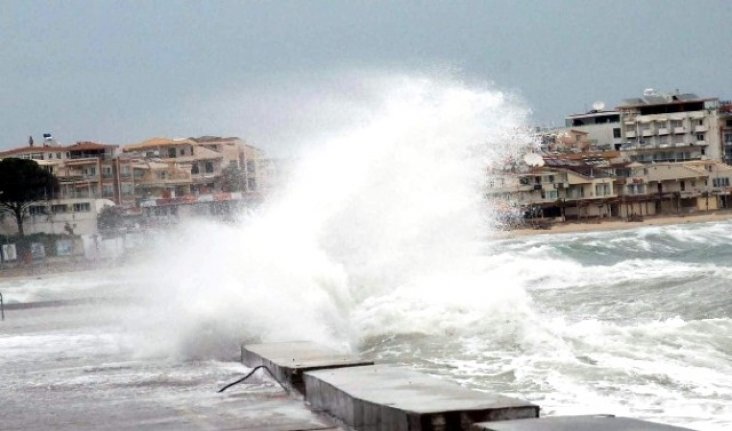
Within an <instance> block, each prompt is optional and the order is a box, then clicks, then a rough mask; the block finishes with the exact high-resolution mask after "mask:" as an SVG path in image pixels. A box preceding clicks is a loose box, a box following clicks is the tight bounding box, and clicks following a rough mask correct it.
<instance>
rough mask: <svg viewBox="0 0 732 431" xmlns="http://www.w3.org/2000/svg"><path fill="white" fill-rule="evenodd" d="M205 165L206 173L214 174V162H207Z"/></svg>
mask: <svg viewBox="0 0 732 431" xmlns="http://www.w3.org/2000/svg"><path fill="white" fill-rule="evenodd" d="M205 167H206V173H207V174H213V171H214V164H213V162H206V164H205Z"/></svg>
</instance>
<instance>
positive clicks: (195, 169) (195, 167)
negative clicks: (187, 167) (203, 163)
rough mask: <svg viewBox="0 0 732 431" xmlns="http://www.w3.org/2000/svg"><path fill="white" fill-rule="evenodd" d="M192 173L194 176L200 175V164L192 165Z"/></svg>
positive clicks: (194, 163)
mask: <svg viewBox="0 0 732 431" xmlns="http://www.w3.org/2000/svg"><path fill="white" fill-rule="evenodd" d="M191 173H192V174H193V175H198V173H199V171H198V163H196V162H193V164H192V165H191Z"/></svg>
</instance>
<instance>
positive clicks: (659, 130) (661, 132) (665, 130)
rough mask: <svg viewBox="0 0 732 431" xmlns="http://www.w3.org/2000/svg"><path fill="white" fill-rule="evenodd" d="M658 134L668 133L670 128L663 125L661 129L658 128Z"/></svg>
mask: <svg viewBox="0 0 732 431" xmlns="http://www.w3.org/2000/svg"><path fill="white" fill-rule="evenodd" d="M658 134H659V135H668V129H667V128H665V127H662V128H660V129H658Z"/></svg>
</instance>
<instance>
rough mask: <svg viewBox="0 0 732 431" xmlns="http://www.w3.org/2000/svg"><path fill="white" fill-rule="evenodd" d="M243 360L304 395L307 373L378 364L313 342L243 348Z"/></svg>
mask: <svg viewBox="0 0 732 431" xmlns="http://www.w3.org/2000/svg"><path fill="white" fill-rule="evenodd" d="M241 361H242V362H243V363H244V365H246V366H248V367H257V366H260V365H264V366H266V367H267V368H269V369H270V370H271V371H272V373H273V374H274V375H275V377H276V378H277V379H278V380H279V381H280V382H281V383H283V384H285V385H287V386H289V387H290V388H292V389H295V390H297V391H299V392H300V393H302V394H305V392H306V388H305V384H304V383H303V377H302V376H303V373H304V372H306V371H314V370H323V369H330V368H341V367H355V366H362V365H373V363H374V362H373V361H367V360H364V359H361V358H359V357H357V356H353V355H347V354H342V353H339V352H337V351H335V350H333V349H329V348H327V347H324V346H321V345H319V344H316V343H313V342H310V341H295V342H287V343H266V344H247V345H242V346H241Z"/></svg>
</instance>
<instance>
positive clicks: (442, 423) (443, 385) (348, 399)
mask: <svg viewBox="0 0 732 431" xmlns="http://www.w3.org/2000/svg"><path fill="white" fill-rule="evenodd" d="M305 387H306V395H305V401H306V402H308V403H309V404H310V406H311V407H312V408H313V409H314V410H319V411H324V412H327V413H329V414H330V415H333V416H335V417H336V418H338V419H339V420H341V421H343V422H344V423H345V424H346V425H348V426H349V427H353V428H355V429H357V430H368V431H377V430H390V431H391V430H394V431H402V430H403V431H431V430H468V429H469V428H470V426H471V425H472V424H474V423H476V422H483V421H495V420H509V419H523V418H535V417H538V416H539V407H538V406H536V405H533V404H531V403H528V402H525V401H521V400H518V399H514V398H508V397H504V396H500V395H494V394H489V393H484V392H478V391H473V390H469V389H466V388H463V387H461V386H459V385H457V384H455V383H451V382H448V381H445V380H441V379H439V378H436V377H432V376H429V375H426V374H421V373H418V372H415V371H412V370H409V369H406V368H400V367H394V366H388V365H375V366H363V367H351V368H338V369H331V370H320V371H310V372H307V373H305Z"/></svg>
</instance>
